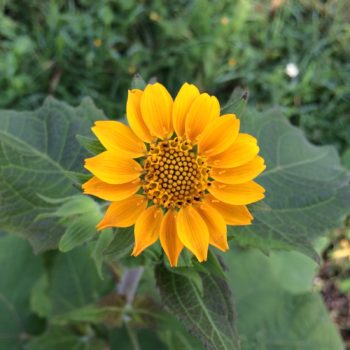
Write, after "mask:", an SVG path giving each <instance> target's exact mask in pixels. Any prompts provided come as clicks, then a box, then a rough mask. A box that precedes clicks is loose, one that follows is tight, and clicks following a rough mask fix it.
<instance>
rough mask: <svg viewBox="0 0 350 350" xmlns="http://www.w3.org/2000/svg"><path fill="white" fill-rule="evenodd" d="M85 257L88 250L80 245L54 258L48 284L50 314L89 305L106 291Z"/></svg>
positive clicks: (107, 285)
mask: <svg viewBox="0 0 350 350" xmlns="http://www.w3.org/2000/svg"><path fill="white" fill-rule="evenodd" d="M89 255H90V254H89V251H88V247H86V246H83V247H79V248H76V249H74V251H72V252H69V253H65V254H59V255H58V256H57V257H56V259H55V262H54V265H53V267H52V271H51V274H50V281H49V282H50V290H49V295H50V297H51V299H52V301H53V308H52V314H53V315H61V314H63V313H66V312H69V311H72V310H74V309H77V308H81V307H83V306H86V305H89V304H92V303H94V302H96V301H97V300H98V298H99V297H100V296H101V295H102V294H103V293H104V292H106V289H107V290H109V283H108V282H107V281H101V279H100V277H99V276H98V274H97V272H96V268H95V265H94V262H93V260H92V259H91V258H90V256H89Z"/></svg>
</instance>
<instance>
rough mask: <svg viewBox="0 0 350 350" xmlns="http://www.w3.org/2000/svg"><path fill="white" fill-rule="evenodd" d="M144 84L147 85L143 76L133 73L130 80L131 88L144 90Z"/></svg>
mask: <svg viewBox="0 0 350 350" xmlns="http://www.w3.org/2000/svg"><path fill="white" fill-rule="evenodd" d="M146 85H147V84H146V82H145V81H144V80H143V78H142V76H141V75H140V74H135V75H134V77H133V79H132V82H131V88H132V89H139V90H144V89H145V87H146Z"/></svg>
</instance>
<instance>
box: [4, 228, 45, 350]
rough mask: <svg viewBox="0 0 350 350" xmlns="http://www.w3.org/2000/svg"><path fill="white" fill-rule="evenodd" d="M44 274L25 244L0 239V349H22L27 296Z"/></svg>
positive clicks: (27, 309)
mask: <svg viewBox="0 0 350 350" xmlns="http://www.w3.org/2000/svg"><path fill="white" fill-rule="evenodd" d="M42 273H43V267H42V264H41V259H40V258H38V257H35V256H34V255H33V253H32V250H31V248H30V246H29V245H28V243H27V242H25V241H24V240H22V239H20V238H18V237H14V236H10V235H5V236H3V237H1V238H0V276H1V278H0V349H4V350H5V349H6V350H7V349H18V350H20V349H22V348H23V347H22V345H23V341H24V337H23V335H25V334H26V332H27V330H26V326H27V323H28V322H29V317H30V313H31V311H30V307H29V296H30V291H31V289H32V288H33V287H34V286H35V284H36V282H37V281H38V280H39V278H40V276H41V275H42Z"/></svg>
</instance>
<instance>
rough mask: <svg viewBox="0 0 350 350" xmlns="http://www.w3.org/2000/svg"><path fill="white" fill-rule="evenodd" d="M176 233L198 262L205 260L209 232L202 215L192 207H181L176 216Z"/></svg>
mask: <svg viewBox="0 0 350 350" xmlns="http://www.w3.org/2000/svg"><path fill="white" fill-rule="evenodd" d="M176 229H177V234H178V236H179V238H180V240H181V242H182V243H183V244H184V246H185V247H186V248H188V249H189V250H190V251H191V252H192V253H193V254H194V255H195V256H196V257H197V259H198V261H199V262H202V261H205V260H207V255H208V246H209V232H208V228H207V225H206V224H205V222H204V220H203V219H202V217H201V216H200V215H199V214H198V212H197V211H196V210H195V209H194V208H193V207H192V206H187V207H184V208H181V209H180V211H179V212H178V214H177V217H176Z"/></svg>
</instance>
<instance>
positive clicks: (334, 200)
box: [230, 111, 350, 258]
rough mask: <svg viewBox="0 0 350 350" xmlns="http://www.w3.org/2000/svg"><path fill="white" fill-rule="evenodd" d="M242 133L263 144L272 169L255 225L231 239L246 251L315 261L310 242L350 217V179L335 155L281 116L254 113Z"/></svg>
mask: <svg viewBox="0 0 350 350" xmlns="http://www.w3.org/2000/svg"><path fill="white" fill-rule="evenodd" d="M242 130H243V131H244V132H249V133H251V134H253V135H255V136H256V137H257V139H258V140H259V145H260V148H261V155H262V156H263V157H264V159H265V161H266V165H267V169H266V170H265V172H264V173H263V174H262V175H260V177H258V179H257V181H258V182H259V183H260V184H262V185H263V186H264V187H265V189H266V198H265V200H264V201H263V202H262V203H258V204H256V205H252V206H250V208H251V210H252V213H253V215H254V218H255V220H254V223H253V225H251V226H246V227H231V228H230V233H231V234H232V235H233V237H234V238H235V239H236V241H237V242H239V243H241V244H242V245H255V246H260V247H261V248H263V249H270V248H273V247H276V248H288V247H289V248H297V249H299V250H300V251H302V252H304V253H307V254H308V255H310V256H312V257H313V258H315V257H316V253H315V252H314V251H313V249H312V248H311V244H310V242H311V241H312V240H313V239H315V238H317V237H319V236H321V235H323V234H324V233H325V232H326V231H327V230H329V229H332V228H334V227H338V226H340V225H342V222H343V220H344V217H345V216H346V215H347V214H349V213H350V186H349V173H348V172H347V171H346V170H345V169H344V168H343V167H342V166H341V164H340V161H339V157H338V155H337V152H336V150H335V149H334V148H333V147H319V146H314V145H312V144H310V143H309V142H308V141H307V139H306V138H305V137H304V135H303V133H302V132H301V131H300V130H299V129H297V128H295V127H293V126H292V125H291V124H290V123H289V122H288V120H287V119H286V118H284V117H283V116H282V115H280V113H278V111H269V112H266V113H264V114H261V113H260V114H258V113H257V112H253V111H249V113H247V115H246V116H245V117H244V118H243V120H242Z"/></svg>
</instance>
